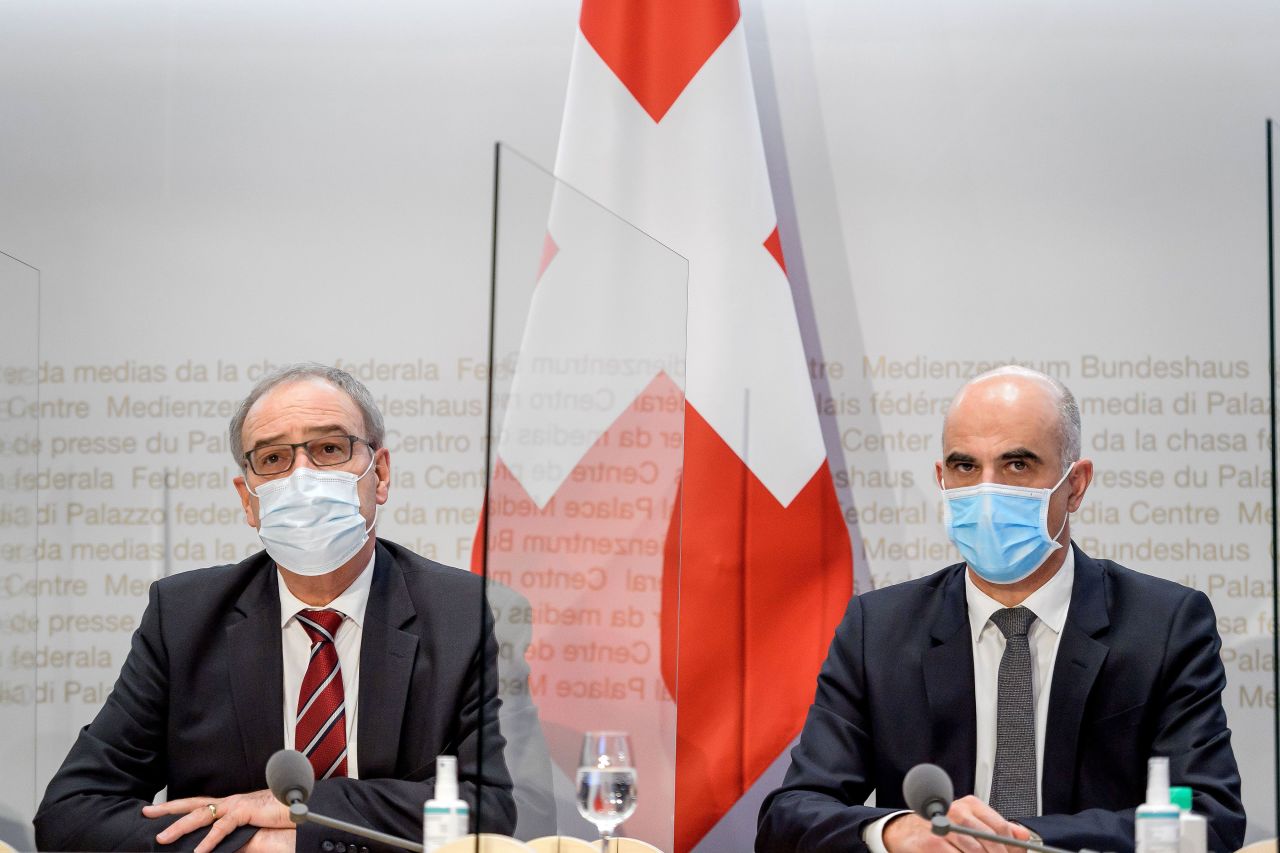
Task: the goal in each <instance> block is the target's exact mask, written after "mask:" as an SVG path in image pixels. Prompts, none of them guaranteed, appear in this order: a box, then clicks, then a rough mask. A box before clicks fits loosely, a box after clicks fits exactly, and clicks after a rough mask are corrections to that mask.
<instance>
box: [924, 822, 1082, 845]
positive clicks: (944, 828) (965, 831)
mask: <svg viewBox="0 0 1280 853" xmlns="http://www.w3.org/2000/svg"><path fill="white" fill-rule="evenodd" d="M929 826H930V829H932V830H933V834H934V835H946V834H947V833H948V832H955V833H959V834H960V835H967V836H969V837H970V838H980V839H982V840H983V841H994V842H996V843H997V844H1003V845H1005V846H1006V847H1021V848H1022V849H1023V850H1034V851H1036V853H1077V851H1074V850H1063V849H1062V848H1061V847H1050V846H1049V845H1048V844H1037V843H1036V842H1034V841H1022V840H1021V839H1018V838H1011V837H1006V836H1003V835H996V834H994V833H991V832H983V831H982V830H980V829H970V828H969V827H967V826H960V825H959V824H955V823H952V822H951V819H950V818H949V817H947V816H946V815H945V814H936V815H934V816H933V817H932V818H930V819H929ZM1079 853H1096V851H1094V850H1080V851H1079Z"/></svg>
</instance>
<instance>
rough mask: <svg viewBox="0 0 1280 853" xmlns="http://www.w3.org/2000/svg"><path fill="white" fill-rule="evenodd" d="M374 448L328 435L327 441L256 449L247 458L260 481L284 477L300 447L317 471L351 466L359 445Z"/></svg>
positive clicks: (362, 440) (352, 438) (360, 440)
mask: <svg viewBox="0 0 1280 853" xmlns="http://www.w3.org/2000/svg"><path fill="white" fill-rule="evenodd" d="M357 441H358V442H360V443H361V444H365V445H368V446H369V447H370V448H372V447H373V445H372V444H369V442H367V441H365V440H364V439H363V438H357V437H356V436H354V435H326V436H325V437H324V438H313V439H311V440H310V441H299V442H298V443H297V444H268V445H266V446H264V447H255V448H254V449H253V450H250V451H249V452H248V453H246V454H245V455H244V459H245V461H246V462H248V463H249V467H250V468H251V469H252V470H253V473H255V474H257V475H258V476H259V477H271V476H274V475H276V474H283V473H284V472H286V471H288V470H289V469H290V468H292V467H293V462H294V459H295V458H296V454H297V452H298V448H299V447H301V448H302V449H303V450H305V451H306V452H307V456H308V457H310V459H311V461H312V463H314V464H315V466H316V467H317V468H329V467H332V466H334V465H341V464H342V463H344V462H350V461H351V456H352V454H354V453H355V448H356V442H357Z"/></svg>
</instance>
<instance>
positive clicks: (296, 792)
mask: <svg viewBox="0 0 1280 853" xmlns="http://www.w3.org/2000/svg"><path fill="white" fill-rule="evenodd" d="M315 784H316V772H315V770H314V769H313V768H312V766H311V762H310V761H308V760H307V757H306V756H305V755H303V754H302V753H301V752H298V751H297V750H293V749H281V750H279V751H277V752H276V754H275V755H273V756H271V758H270V759H268V761H267V787H268V788H270V789H271V793H272V794H273V795H274V796H275V798H276V799H277V800H279V801H280V802H282V803H284V804H285V805H286V806H288V807H289V820H291V821H293V822H294V823H314V824H317V825H319V826H326V827H328V828H329V829H337V830H341V831H342V832H349V833H351V834H352V835H359V836H360V837H361V838H368V839H370V840H373V841H377V842H379V843H381V844H387V845H389V846H391V847H399V848H401V849H404V850H409V851H412V853H422V845H421V844H419V843H418V842H416V841H409V840H408V839H405V838H398V837H396V836H394V835H388V834H387V833H385V832H378V831H377V830H376V829H368V828H367V827H363V826H359V825H357V824H354V823H347V822H346V821H345V820H338V819H337V818H333V817H325V816H324V815H322V814H316V813H315V812H313V811H311V810H310V809H309V808H307V800H309V799H310V798H311V789H312V788H314V787H315Z"/></svg>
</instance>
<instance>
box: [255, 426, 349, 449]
mask: <svg viewBox="0 0 1280 853" xmlns="http://www.w3.org/2000/svg"><path fill="white" fill-rule="evenodd" d="M307 432H308V433H311V434H312V435H311V438H308V439H305V440H306V441H311V439H313V438H324V437H325V436H326V435H346V434H347V428H346V427H344V426H342V425H340V424H329V425H327V426H319V427H316V428H315V429H311V430H308V431H307ZM284 438H285V436H284V433H277V434H276V435H269V436H267V437H266V438H260V439H258V440H257V441H255V442H254V443H253V447H251V448H249V449H250V450H257V449H258V448H259V447H269V446H271V445H273V444H288V443H289V442H287V441H285V440H284Z"/></svg>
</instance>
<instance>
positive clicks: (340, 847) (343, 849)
mask: <svg viewBox="0 0 1280 853" xmlns="http://www.w3.org/2000/svg"><path fill="white" fill-rule="evenodd" d="M334 849H335V850H336V851H337V853H347V845H345V844H343V843H342V842H341V841H339V842H338V844H337V846H335V847H334Z"/></svg>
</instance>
